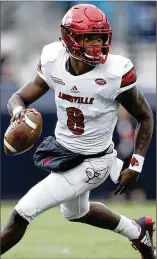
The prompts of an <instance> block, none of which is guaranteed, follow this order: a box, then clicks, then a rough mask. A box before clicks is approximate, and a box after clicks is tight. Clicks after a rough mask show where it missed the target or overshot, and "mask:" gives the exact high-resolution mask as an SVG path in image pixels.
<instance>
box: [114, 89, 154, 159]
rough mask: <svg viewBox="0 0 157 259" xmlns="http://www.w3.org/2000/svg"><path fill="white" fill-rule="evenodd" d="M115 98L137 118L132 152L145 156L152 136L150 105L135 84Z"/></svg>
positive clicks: (152, 121)
mask: <svg viewBox="0 0 157 259" xmlns="http://www.w3.org/2000/svg"><path fill="white" fill-rule="evenodd" d="M116 99H117V101H118V102H119V103H121V105H122V106H123V107H124V108H125V109H126V110H127V111H128V112H129V113H130V114H131V115H132V116H133V117H134V118H135V119H136V120H137V123H138V124H137V128H136V131H135V142H134V153H135V154H138V155H140V156H143V157H145V155H146V152H147V149H148V147H149V144H150V141H151V138H152V133H153V124H154V120H153V114H152V111H151V108H150V106H149V104H148V103H147V101H146V99H145V97H144V96H143V94H142V93H141V91H140V90H139V89H138V87H136V86H134V87H133V88H131V89H130V90H128V91H126V92H124V93H122V94H120V95H119V96H118V97H117V98H116Z"/></svg>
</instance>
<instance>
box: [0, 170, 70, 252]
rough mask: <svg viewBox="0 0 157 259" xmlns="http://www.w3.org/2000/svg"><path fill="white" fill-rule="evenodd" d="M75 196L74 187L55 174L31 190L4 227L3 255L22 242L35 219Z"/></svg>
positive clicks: (2, 231) (2, 233) (2, 234)
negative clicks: (28, 227) (29, 225)
mask: <svg viewBox="0 0 157 259" xmlns="http://www.w3.org/2000/svg"><path fill="white" fill-rule="evenodd" d="M63 190H64V192H63ZM74 195H75V189H74V186H71V185H70V184H69V183H68V182H67V181H66V179H65V178H64V177H63V176H62V175H60V174H54V173H52V174H50V175H49V176H48V177H46V178H45V179H44V180H43V181H41V182H39V183H38V184H37V185H35V186H34V187H33V188H32V189H30V191H29V192H28V193H27V194H26V195H25V196H24V197H23V198H22V199H21V200H20V201H19V202H18V204H17V205H16V206H15V210H14V211H13V212H12V214H11V216H10V218H9V220H8V222H7V223H6V224H5V225H4V226H3V227H2V230H1V238H0V242H1V254H3V253H5V252H6V251H8V250H9V249H10V248H11V247H13V246H14V245H15V244H17V243H18V242H19V241H20V240H21V238H22V237H23V235H24V233H25V231H26V229H27V226H28V224H29V223H30V222H31V221H32V220H33V219H34V218H35V217H37V216H38V215H39V214H41V213H42V212H44V211H45V210H48V209H50V208H53V207H55V206H56V205H58V204H60V203H62V202H64V201H66V200H67V199H71V198H72V197H73V196H74Z"/></svg>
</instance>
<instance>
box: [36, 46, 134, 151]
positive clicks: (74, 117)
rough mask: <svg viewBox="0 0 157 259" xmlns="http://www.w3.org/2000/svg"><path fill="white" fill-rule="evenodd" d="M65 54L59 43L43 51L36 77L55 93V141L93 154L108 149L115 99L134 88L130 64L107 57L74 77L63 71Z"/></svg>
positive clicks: (119, 56)
mask: <svg viewBox="0 0 157 259" xmlns="http://www.w3.org/2000/svg"><path fill="white" fill-rule="evenodd" d="M68 58H69V54H68V53H67V51H66V49H65V48H64V47H63V46H62V43H60V42H54V43H51V44H49V45H46V46H45V47H44V48H43V51H42V55H41V63H40V66H39V67H38V74H39V75H40V77H41V78H42V79H43V80H44V81H45V82H46V83H47V84H48V85H49V87H50V88H52V89H54V91H55V102H56V107H57V117H58V121H57V125H56V129H55V136H56V140H57V141H58V142H59V143H60V144H61V145H63V146H64V147H66V148H67V149H69V150H71V151H73V152H76V153H82V154H95V153H98V152H101V151H103V150H105V149H107V148H108V147H109V145H110V144H111V143H113V142H112V136H113V131H114V129H115V126H116V122H117V113H118V108H119V103H118V102H117V101H116V100H115V98H116V97H117V96H118V95H119V94H120V93H122V92H124V91H127V90H129V89H131V88H132V87H134V86H135V85H136V75H135V71H134V68H133V64H132V62H131V61H130V60H129V59H127V58H125V57H123V56H121V55H112V54H109V55H108V58H107V61H106V62H105V63H104V64H99V65H96V66H95V68H93V70H91V71H90V72H87V73H85V74H82V75H79V76H74V75H72V74H70V73H69V72H68V71H67V70H66V61H67V60H68Z"/></svg>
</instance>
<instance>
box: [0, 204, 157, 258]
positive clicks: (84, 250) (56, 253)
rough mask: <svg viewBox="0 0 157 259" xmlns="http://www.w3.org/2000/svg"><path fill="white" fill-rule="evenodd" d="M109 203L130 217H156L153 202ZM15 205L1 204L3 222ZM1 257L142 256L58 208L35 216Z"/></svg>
mask: <svg viewBox="0 0 157 259" xmlns="http://www.w3.org/2000/svg"><path fill="white" fill-rule="evenodd" d="M106 205H107V206H109V207H110V208H112V209H113V210H115V211H117V212H119V213H122V214H124V215H126V216H128V217H131V218H138V217H140V216H143V215H150V216H151V217H152V218H153V219H155V218H156V210H155V204H154V203H145V204H142V205H140V204H127V203H125V204H122V205H120V204H114V203H111V204H106ZM13 206H14V203H12V204H11V203H2V206H1V224H2V225H3V224H4V222H5V221H6V220H7V218H8V216H9V215H10V212H11V211H12V208H13ZM1 258H2V259H4V258H8V259H12V258H20V259H26V258H32V259H37V258H55V259H59V258H73V259H75V258H77V259H78V258H80V259H85V258H91V259H99V258H102V259H127V258H129V259H135V258H137V259H138V258H140V255H139V253H138V252H137V251H135V250H134V249H133V248H132V247H131V245H130V242H129V241H128V240H127V239H126V238H124V237H122V236H120V235H118V234H114V233H112V232H110V231H106V230H102V229H97V228H94V227H91V226H87V225H83V224H79V223H71V222H68V221H66V220H64V219H63V217H62V215H61V213H60V210H59V207H57V208H54V209H52V210H49V211H47V212H45V213H44V214H42V215H41V216H39V217H38V218H37V219H35V220H34V222H33V223H32V224H31V225H30V226H29V229H28V231H27V233H26V234H25V236H24V238H23V239H22V241H21V242H20V243H19V244H17V245H16V246H15V247H14V248H12V249H11V250H10V251H9V252H8V253H6V254H4V255H3V256H2V257H1Z"/></svg>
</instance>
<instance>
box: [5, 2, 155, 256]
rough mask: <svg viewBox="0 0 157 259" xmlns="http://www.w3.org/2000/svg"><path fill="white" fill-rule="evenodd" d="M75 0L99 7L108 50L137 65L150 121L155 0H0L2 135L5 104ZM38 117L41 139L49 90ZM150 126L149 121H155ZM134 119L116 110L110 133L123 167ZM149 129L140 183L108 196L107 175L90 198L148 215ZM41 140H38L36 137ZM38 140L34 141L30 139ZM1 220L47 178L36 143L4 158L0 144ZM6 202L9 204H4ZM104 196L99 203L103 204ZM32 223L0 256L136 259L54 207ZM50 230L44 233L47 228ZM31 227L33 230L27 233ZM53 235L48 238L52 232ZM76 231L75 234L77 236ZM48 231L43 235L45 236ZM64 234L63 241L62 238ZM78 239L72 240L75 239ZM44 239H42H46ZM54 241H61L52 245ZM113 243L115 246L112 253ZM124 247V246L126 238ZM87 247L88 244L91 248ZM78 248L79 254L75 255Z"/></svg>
mask: <svg viewBox="0 0 157 259" xmlns="http://www.w3.org/2000/svg"><path fill="white" fill-rule="evenodd" d="M77 3H93V4H95V5H96V6H98V7H99V8H100V9H101V10H102V11H104V12H105V13H106V15H107V17H108V19H109V21H110V24H111V27H112V29H113V40H112V47H111V53H113V54H122V55H125V56H126V57H128V58H130V59H131V60H132V62H133V63H134V65H135V68H136V70H137V76H138V82H139V85H140V88H141V90H142V91H143V93H144V95H145V97H146V98H147V100H148V103H149V104H150V106H151V108H152V110H153V114H154V120H155V118H156V102H155V100H156V98H155V97H156V2H155V1H153V2H151V1H147V2H138V1H137V2H133V1H131V2H116V1H115V2H111V1H110V2H105V1H102V2H95V1H92V2H89V1H86V2H85V1H81V2H77V1H75V2H74V1H71V2H68V1H64V2H63V1H60V2H53V1H50V2H48V1H42V2H36V1H35V2H25V1H24V2H17V1H15V2H1V137H2V140H3V135H4V132H5V130H6V128H7V127H8V124H9V121H10V117H9V115H8V112H7V101H8V99H9V98H10V97H11V95H12V94H13V93H14V92H15V91H16V90H17V89H18V88H19V87H21V85H23V84H24V83H25V82H27V81H28V80H30V79H31V78H32V77H33V76H34V75H35V73H36V68H37V64H38V59H39V57H40V54H41V51H42V47H43V46H44V45H45V44H48V43H50V42H53V41H58V38H59V36H60V27H59V25H60V22H61V19H62V17H63V15H64V14H65V13H66V11H67V10H68V9H69V8H70V7H71V6H73V5H75V4H77ZM33 107H35V108H37V109H38V110H39V111H40V112H41V113H42V115H43V120H44V128H43V134H42V137H41V139H42V138H43V137H44V136H48V135H50V134H51V133H52V131H53V130H54V127H55V123H56V109H55V103H54V94H53V92H51V91H50V92H48V93H47V94H46V95H45V96H44V97H43V98H41V99H40V100H39V101H37V102H36V103H35V104H33ZM155 124H156V123H155ZM135 126H136V122H135V121H134V119H133V118H132V117H130V116H129V114H128V113H127V112H126V111H125V110H124V109H123V108H121V109H120V112H119V120H118V123H117V127H116V130H115V134H114V141H115V144H116V149H117V151H118V157H119V158H121V159H122V160H124V162H125V163H124V165H125V166H127V165H128V164H129V161H130V157H131V155H132V151H133V135H134V130H135ZM155 132H156V128H155V127H154V134H153V138H152V142H151V145H150V148H149V151H148V154H147V158H146V161H145V165H144V169H143V172H142V174H141V177H140V180H139V182H138V184H137V186H136V189H134V190H133V191H130V192H127V193H126V194H125V195H123V196H118V197H116V198H115V197H114V198H113V190H114V188H115V186H114V184H113V183H112V182H111V181H110V179H108V180H107V181H106V182H105V183H104V184H102V185H101V186H100V187H99V188H97V189H96V190H94V191H92V192H91V199H95V198H96V199H97V200H106V201H107V204H108V205H109V206H111V208H112V209H115V210H117V211H118V212H120V213H124V214H125V215H127V216H128V217H139V216H142V215H144V214H150V216H152V217H153V218H155V214H156V212H155V199H156V135H155ZM41 139H40V141H41ZM37 144H38V143H37ZM1 145H2V146H1V148H2V152H1V158H2V159H1V170H2V171H1V172H2V174H1V198H2V200H3V202H2V212H1V215H2V224H3V223H4V222H5V221H6V219H7V217H8V215H9V213H10V211H11V210H12V208H13V205H14V204H15V202H14V200H16V199H19V198H20V197H21V196H22V195H24V194H25V193H26V192H27V191H28V190H29V189H30V188H31V187H32V186H33V185H34V184H36V183H37V182H38V181H40V180H42V179H43V178H44V177H45V176H46V172H42V171H39V170H38V169H37V168H35V166H34V165H33V162H32V154H33V152H34V149H35V147H34V148H33V149H32V150H31V151H29V152H27V153H25V154H23V155H20V156H15V157H7V156H6V155H5V154H4V152H3V141H2V142H1ZM11 200H12V201H11ZM106 201H105V202H106ZM35 222H36V223H34V224H33V225H32V226H31V227H30V232H29V234H27V235H26V237H25V238H24V241H22V244H21V245H18V246H17V247H15V248H13V249H12V250H11V251H10V252H9V253H8V254H6V255H4V257H3V258H13V257H14V258H44V256H45V258H121V259H122V258H128V254H129V255H130V257H129V258H139V256H138V254H137V252H134V251H133V250H132V249H131V248H129V246H128V245H127V246H126V248H125V249H124V248H123V247H124V244H125V242H127V241H126V240H124V238H122V237H119V236H117V235H113V234H112V233H107V236H106V235H105V233H104V232H103V231H102V230H98V229H97V230H95V229H94V228H90V227H88V226H80V225H79V224H76V225H75V226H74V224H73V225H72V226H70V225H69V224H71V223H68V222H65V221H63V219H62V216H61V215H60V216H59V210H58V208H56V209H54V210H52V211H50V212H46V213H45V214H44V215H42V216H41V217H39V219H37V220H36V221H35ZM50 229H52V233H51V231H49V230H50ZM34 230H35V231H34ZM54 233H55V235H53V234H54ZM76 233H78V234H76ZM46 236H47V238H46ZM63 236H64V237H65V238H63ZM76 236H77V237H76ZM46 239H48V240H46ZM60 243H61V245H59V244H60ZM112 243H115V244H116V245H115V247H114V249H115V252H114V251H113V247H112V246H111V245H112ZM127 244H128V243H127ZM93 245H94V246H93ZM82 251H84V252H83V253H82Z"/></svg>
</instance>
